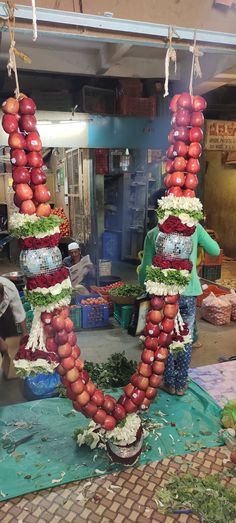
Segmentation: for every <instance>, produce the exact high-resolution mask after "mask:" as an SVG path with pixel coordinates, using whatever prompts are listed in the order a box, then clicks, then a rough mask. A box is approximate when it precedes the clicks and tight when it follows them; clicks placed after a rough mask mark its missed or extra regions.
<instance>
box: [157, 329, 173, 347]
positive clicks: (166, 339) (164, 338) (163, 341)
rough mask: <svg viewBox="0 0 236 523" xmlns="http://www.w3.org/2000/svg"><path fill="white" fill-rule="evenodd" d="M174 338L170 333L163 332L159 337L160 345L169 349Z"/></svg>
mask: <svg viewBox="0 0 236 523" xmlns="http://www.w3.org/2000/svg"><path fill="white" fill-rule="evenodd" d="M171 341H172V337H171V335H170V334H169V333H167V332H164V331H161V333H160V336H159V345H162V346H163V347H168V345H169V344H170V343H171Z"/></svg>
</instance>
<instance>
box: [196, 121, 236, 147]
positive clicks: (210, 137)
mask: <svg viewBox="0 0 236 523" xmlns="http://www.w3.org/2000/svg"><path fill="white" fill-rule="evenodd" d="M204 147H205V149H206V150H208V151H236V122H234V121H230V120H206V135H205V146H204Z"/></svg>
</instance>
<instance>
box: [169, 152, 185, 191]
mask: <svg viewBox="0 0 236 523" xmlns="http://www.w3.org/2000/svg"><path fill="white" fill-rule="evenodd" d="M183 160H184V158H183ZM184 182H185V174H184V173H183V172H181V171H175V172H174V173H173V174H171V185H175V186H176V187H183V185H184Z"/></svg>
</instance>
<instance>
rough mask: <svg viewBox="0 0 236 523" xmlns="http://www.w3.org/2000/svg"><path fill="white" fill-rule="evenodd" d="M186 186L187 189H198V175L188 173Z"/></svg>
mask: <svg viewBox="0 0 236 523" xmlns="http://www.w3.org/2000/svg"><path fill="white" fill-rule="evenodd" d="M184 185H185V187H186V189H196V187H197V186H198V177H197V176H196V174H191V173H188V174H187V176H186V178H185V184H184Z"/></svg>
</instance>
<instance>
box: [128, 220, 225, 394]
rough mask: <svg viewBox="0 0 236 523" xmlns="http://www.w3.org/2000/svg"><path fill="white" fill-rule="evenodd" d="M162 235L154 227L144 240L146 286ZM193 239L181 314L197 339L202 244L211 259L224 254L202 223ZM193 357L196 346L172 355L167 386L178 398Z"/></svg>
mask: <svg viewBox="0 0 236 523" xmlns="http://www.w3.org/2000/svg"><path fill="white" fill-rule="evenodd" d="M158 233H159V229H158V227H154V229H152V230H151V231H149V232H148V233H147V235H146V238H145V241H144V252H143V259H142V263H141V266H140V268H139V273H138V278H139V282H140V284H141V285H143V284H144V281H145V278H146V267H147V266H148V265H152V258H153V256H155V254H156V251H155V241H156V238H157V235H158ZM192 240H193V249H192V253H191V256H190V258H189V259H190V261H191V262H192V263H193V268H192V272H191V280H190V283H189V285H188V287H186V289H185V291H184V293H183V294H182V295H181V296H180V300H179V307H180V314H181V316H182V318H183V320H184V322H186V323H188V328H189V333H190V335H191V337H192V338H193V330H194V322H195V317H196V298H197V296H199V295H200V294H202V289H201V284H200V280H199V277H198V275H197V268H196V262H197V249H198V245H200V246H201V247H203V249H204V251H206V252H207V253H208V254H209V255H210V256H218V255H219V254H220V247H219V245H218V243H217V242H216V241H215V240H213V239H212V238H211V236H210V235H209V234H208V233H207V232H206V231H205V229H204V228H203V227H202V225H200V224H198V225H197V227H196V229H195V232H194V234H193V235H192ZM191 354H192V343H191V344H190V343H189V344H188V345H186V347H185V351H184V352H183V353H180V354H179V355H178V356H177V358H176V359H175V360H174V358H173V356H172V355H171V354H169V357H168V360H167V364H166V370H165V375H164V382H165V383H164V385H165V390H167V392H169V393H171V394H177V395H178V396H182V395H183V394H184V389H185V388H186V384H187V378H188V369H189V365H190V361H191Z"/></svg>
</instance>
